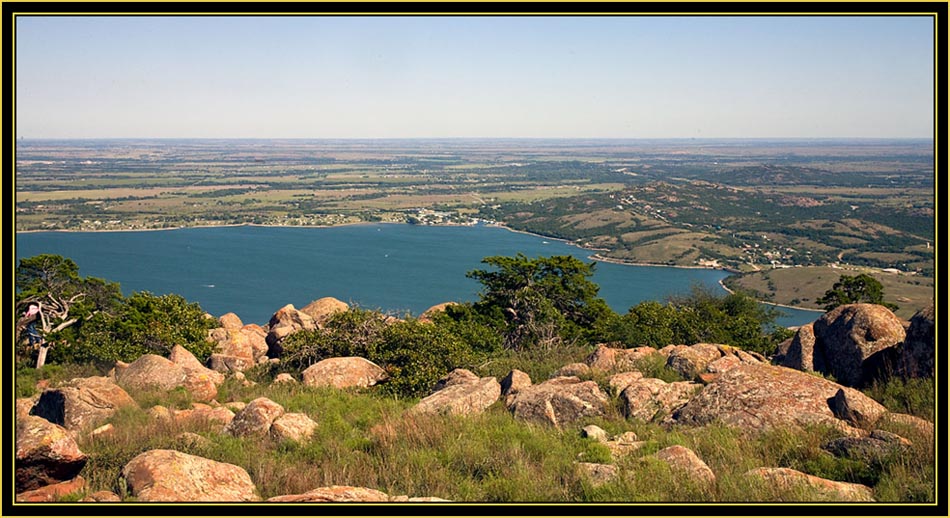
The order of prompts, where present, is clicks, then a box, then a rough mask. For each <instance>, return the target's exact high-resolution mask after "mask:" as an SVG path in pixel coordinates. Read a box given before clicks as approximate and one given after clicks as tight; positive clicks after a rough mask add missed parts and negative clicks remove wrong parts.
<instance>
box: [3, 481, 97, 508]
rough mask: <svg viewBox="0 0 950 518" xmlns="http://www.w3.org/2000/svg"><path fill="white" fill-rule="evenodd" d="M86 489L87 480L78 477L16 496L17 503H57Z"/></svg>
mask: <svg viewBox="0 0 950 518" xmlns="http://www.w3.org/2000/svg"><path fill="white" fill-rule="evenodd" d="M85 489H86V479H84V478H82V477H78V476H77V477H76V478H74V479H72V480H67V481H65V482H58V483H56V484H50V485H48V486H43V487H40V488H37V489H33V490H30V491H24V492H22V493H19V494H18V495H16V501H17V502H57V501H59V500H60V499H62V498H63V497H65V496H68V495H72V494H76V493H80V492H82V491H84V490H85Z"/></svg>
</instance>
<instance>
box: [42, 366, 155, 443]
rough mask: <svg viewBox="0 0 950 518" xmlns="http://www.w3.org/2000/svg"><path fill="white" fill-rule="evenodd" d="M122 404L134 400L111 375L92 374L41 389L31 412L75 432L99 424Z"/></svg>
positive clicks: (129, 403) (133, 403)
mask: <svg viewBox="0 0 950 518" xmlns="http://www.w3.org/2000/svg"><path fill="white" fill-rule="evenodd" d="M126 406H138V404H137V403H136V402H135V401H134V400H133V399H132V397H131V396H129V394H128V392H126V391H125V390H123V389H122V387H120V386H118V385H116V384H115V383H114V382H113V381H112V378H107V377H105V376H94V377H90V378H74V379H72V380H70V381H68V382H66V383H64V384H62V385H60V386H59V387H57V388H52V389H47V390H44V391H43V393H42V394H41V395H40V399H39V400H38V401H37V402H36V406H34V407H33V410H32V413H33V415H36V416H39V417H42V418H43V419H46V420H47V421H49V422H51V423H55V424H58V425H60V426H62V427H64V428H66V429H67V430H69V431H71V432H78V431H81V430H83V429H85V428H89V427H94V426H98V425H99V424H102V422H103V421H105V420H106V419H108V418H110V417H112V414H114V413H115V411H116V410H118V409H119V408H122V407H126Z"/></svg>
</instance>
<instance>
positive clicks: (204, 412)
mask: <svg viewBox="0 0 950 518" xmlns="http://www.w3.org/2000/svg"><path fill="white" fill-rule="evenodd" d="M170 413H171V416H172V420H173V421H175V422H176V423H178V424H179V425H182V426H188V427H209V426H210V427H211V428H212V429H214V430H216V431H224V430H225V429H226V428H227V426H228V425H229V424H231V421H233V420H234V417H235V415H236V414H235V413H234V412H233V411H231V409H229V408H227V407H224V406H219V407H210V406H208V405H203V404H201V403H194V404H193V405H192V408H190V409H187V410H173V411H170Z"/></svg>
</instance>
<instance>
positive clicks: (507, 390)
mask: <svg viewBox="0 0 950 518" xmlns="http://www.w3.org/2000/svg"><path fill="white" fill-rule="evenodd" d="M530 386H531V376H528V373H526V372H523V371H520V370H518V369H512V370H511V371H510V372H508V375H507V376H505V377H504V378H502V380H501V393H502V394H503V395H505V396H509V395H511V394H514V393H515V392H518V391H519V390H521V389H523V388H525V387H530Z"/></svg>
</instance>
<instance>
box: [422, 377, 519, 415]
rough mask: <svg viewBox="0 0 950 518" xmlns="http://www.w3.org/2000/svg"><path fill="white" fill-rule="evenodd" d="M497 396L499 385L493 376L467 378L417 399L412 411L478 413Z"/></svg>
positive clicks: (424, 412)
mask: <svg viewBox="0 0 950 518" xmlns="http://www.w3.org/2000/svg"><path fill="white" fill-rule="evenodd" d="M459 370H462V369H459ZM499 397H501V385H500V384H499V383H498V380H496V379H495V378H492V377H488V378H475V379H474V380H471V379H468V380H465V381H460V382H456V383H451V384H447V385H444V386H443V387H442V388H441V389H439V390H437V391H435V392H433V393H432V394H430V395H429V396H427V397H425V398H423V399H422V401H419V404H417V405H416V406H415V407H413V409H412V411H413V412H417V413H421V414H456V415H472V414H480V413H482V412H483V411H484V410H485V409H486V408H488V407H490V406H491V405H492V403H494V402H495V401H498V398H499Z"/></svg>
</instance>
